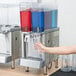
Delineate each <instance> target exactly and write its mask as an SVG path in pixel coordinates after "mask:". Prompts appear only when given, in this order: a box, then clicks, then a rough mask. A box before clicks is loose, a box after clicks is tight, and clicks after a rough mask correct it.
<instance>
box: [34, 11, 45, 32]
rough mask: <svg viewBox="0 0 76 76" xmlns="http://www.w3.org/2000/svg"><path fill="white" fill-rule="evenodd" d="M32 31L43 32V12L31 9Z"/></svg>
mask: <svg viewBox="0 0 76 76" xmlns="http://www.w3.org/2000/svg"><path fill="white" fill-rule="evenodd" d="M32 31H33V32H44V12H43V11H39V10H35V11H32Z"/></svg>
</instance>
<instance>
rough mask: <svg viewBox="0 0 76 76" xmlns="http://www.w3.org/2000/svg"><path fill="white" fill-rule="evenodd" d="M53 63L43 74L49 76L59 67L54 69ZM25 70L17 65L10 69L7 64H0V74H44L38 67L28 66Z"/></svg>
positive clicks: (0, 75) (15, 75) (11, 75)
mask: <svg viewBox="0 0 76 76" xmlns="http://www.w3.org/2000/svg"><path fill="white" fill-rule="evenodd" d="M54 65H55V64H54V62H53V66H52V68H51V69H50V70H49V71H48V75H45V76H49V75H51V74H53V73H54V72H56V71H58V70H59V69H60V67H59V68H57V69H56V68H55V66H54ZM25 70H26V67H20V66H17V67H16V68H15V69H11V68H10V67H9V66H7V65H3V64H0V76H44V75H43V73H42V71H41V70H39V69H31V68H30V72H26V71H25Z"/></svg>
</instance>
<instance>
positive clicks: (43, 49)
mask: <svg viewBox="0 0 76 76" xmlns="http://www.w3.org/2000/svg"><path fill="white" fill-rule="evenodd" d="M35 49H39V50H40V51H41V52H46V47H45V46H44V45H43V44H41V43H36V44H35Z"/></svg>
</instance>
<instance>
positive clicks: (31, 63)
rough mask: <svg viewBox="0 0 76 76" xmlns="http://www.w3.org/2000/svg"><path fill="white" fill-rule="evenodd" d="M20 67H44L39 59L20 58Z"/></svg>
mask: <svg viewBox="0 0 76 76" xmlns="http://www.w3.org/2000/svg"><path fill="white" fill-rule="evenodd" d="M20 66H26V67H31V68H38V69H39V68H43V67H44V61H43V60H42V59H39V58H31V57H29V58H21V59H20Z"/></svg>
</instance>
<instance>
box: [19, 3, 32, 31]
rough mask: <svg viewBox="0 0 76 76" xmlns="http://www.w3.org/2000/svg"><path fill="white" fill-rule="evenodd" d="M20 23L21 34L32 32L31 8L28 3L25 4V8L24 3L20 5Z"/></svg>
mask: <svg viewBox="0 0 76 76" xmlns="http://www.w3.org/2000/svg"><path fill="white" fill-rule="evenodd" d="M20 21H21V31H23V32H30V31H32V24H31V7H30V6H28V3H27V4H26V6H25V3H21V9H20Z"/></svg>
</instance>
